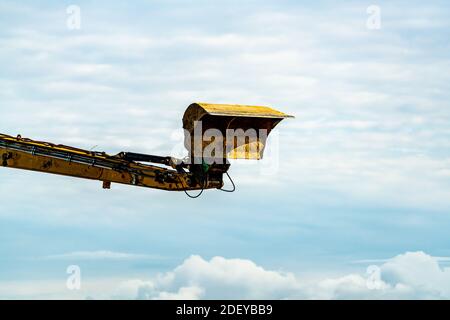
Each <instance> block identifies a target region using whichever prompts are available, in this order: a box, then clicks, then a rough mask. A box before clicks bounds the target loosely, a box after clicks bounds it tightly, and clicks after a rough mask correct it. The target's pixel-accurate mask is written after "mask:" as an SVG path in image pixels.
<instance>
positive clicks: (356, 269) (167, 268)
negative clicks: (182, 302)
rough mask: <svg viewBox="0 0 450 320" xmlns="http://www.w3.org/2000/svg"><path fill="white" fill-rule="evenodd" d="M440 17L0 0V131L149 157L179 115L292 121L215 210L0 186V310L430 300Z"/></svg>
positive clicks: (387, 10)
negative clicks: (64, 302) (119, 302)
mask: <svg viewBox="0 0 450 320" xmlns="http://www.w3.org/2000/svg"><path fill="white" fill-rule="evenodd" d="M74 9H75V11H74ZM374 10H375V11H374ZM77 12H79V16H78V15H77ZM74 14H75V16H74ZM449 15H450V5H449V3H448V2H446V1H433V2H423V1H396V2H392V1H376V2H373V1H346V2H345V3H336V2H335V1H316V2H314V3H308V2H303V1H288V0H281V1H233V0H232V1H203V0H197V1H181V0H180V1H175V0H164V1H162V0H159V1H158V0H155V1H134V2H133V3H132V4H131V3H130V4H128V3H124V2H119V1H95V2H93V1H74V2H68V1H21V2H20V3H17V2H16V1H5V0H0V111H1V117H0V132H1V133H4V134H9V135H13V136H14V135H16V134H19V133H20V134H21V135H22V136H23V137H29V138H33V139H36V140H44V141H51V142H54V143H63V144H69V145H73V146H76V147H80V148H85V149H88V150H99V151H106V152H107V153H109V154H116V153H118V152H120V151H132V152H140V153H150V154H157V155H163V156H165V155H182V154H183V147H182V129H181V127H182V121H181V118H182V115H183V112H184V110H185V108H186V107H187V106H188V105H189V104H191V103H192V102H196V101H204V102H211V103H235V104H248V105H267V106H272V107H274V108H276V109H278V110H280V111H283V112H285V113H288V114H292V115H294V116H295V119H287V120H284V121H283V122H282V123H281V124H280V125H279V126H278V127H277V128H276V130H275V131H274V132H273V133H272V134H271V137H270V138H269V141H268V143H269V145H268V149H267V150H266V157H265V159H263V160H261V161H259V162H255V161H233V163H232V166H231V170H230V174H231V176H232V178H233V180H234V181H235V183H236V184H237V191H236V192H235V193H231V194H229V193H224V192H220V191H215V190H209V191H207V192H205V193H204V194H203V195H202V197H200V198H199V199H195V200H193V199H190V198H188V197H186V195H185V194H184V193H173V192H166V191H160V190H152V189H142V188H134V187H131V186H120V185H114V184H113V185H112V189H111V190H103V189H102V188H101V183H100V182H95V181H84V180H80V179H72V178H67V177H60V176H53V175H43V174H39V173H33V172H26V171H19V170H13V169H7V168H0V203H1V206H0V298H3V299H18V298H30V299H60V298H64V299H88V298H89V299H91V298H92V299H161V298H162V299H164V298H166V299H167V298H168V299H177V298H189V299H202V298H237V299H239V298H243V299H246V298H256V299H259V298H268V299H270V298H274V299H290V298H292V299H296V298H302V299H314V298H319V299H350V298H377V299H392V298H417V299H429V298H432V299H434V298H444V299H449V298H450V291H449V289H448V288H450V258H449V257H450V247H449V245H450V236H449V234H448V230H449V228H450V210H449V209H450V203H449V199H450V105H449V102H448V101H450V99H449V98H450V90H449V89H450V72H449V71H450V54H449V52H450V48H449V46H450V42H449V37H450V20H449ZM74 17H79V18H80V19H79V20H77V19H75V20H74ZM74 22H75V24H74ZM76 22H79V24H77V23H76ZM69 266H78V267H79V270H80V274H81V282H80V283H81V287H80V288H79V289H78V288H76V289H73V288H72V289H70V288H69V287H70V286H67V280H68V278H69V277H70V274H68V273H67V268H68V267H69Z"/></svg>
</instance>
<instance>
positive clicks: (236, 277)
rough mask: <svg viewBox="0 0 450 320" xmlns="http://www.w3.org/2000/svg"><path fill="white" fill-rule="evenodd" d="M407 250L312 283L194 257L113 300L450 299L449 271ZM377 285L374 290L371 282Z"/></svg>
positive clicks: (244, 263) (126, 286) (130, 284)
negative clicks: (374, 266) (366, 268)
mask: <svg viewBox="0 0 450 320" xmlns="http://www.w3.org/2000/svg"><path fill="white" fill-rule="evenodd" d="M439 259H444V260H445V259H446V258H443V257H440V258H435V257H432V256H430V255H427V254H426V253H424V252H420V251H419V252H407V253H404V254H401V255H398V256H396V257H394V258H392V259H388V260H386V262H384V263H383V264H381V265H380V266H379V267H378V270H379V277H378V278H377V277H375V278H371V277H370V275H368V274H366V273H360V274H356V273H355V274H348V275H344V276H342V277H337V278H322V279H319V280H311V279H307V278H302V277H299V276H295V275H294V274H293V273H285V272H279V271H270V270H265V269H264V268H262V267H260V266H258V265H256V264H255V263H253V262H252V261H250V260H242V259H226V258H223V257H214V258H212V259H211V260H209V261H207V260H204V259H203V258H202V257H200V256H195V255H194V256H191V257H189V258H188V259H186V260H185V261H184V262H183V263H182V264H181V265H180V266H178V267H176V268H175V269H174V270H173V271H170V272H167V273H164V274H160V275H158V276H156V277H154V278H153V279H151V280H149V281H141V280H132V281H127V282H124V283H123V284H122V285H121V286H120V288H119V289H118V290H117V294H116V296H115V297H119V298H138V299H296V298H298V299H402V298H403V299H439V298H447V299H448V298H450V268H441V267H440V266H439V263H438V260H439ZM374 282H375V283H376V286H373V285H371V284H373V283H374Z"/></svg>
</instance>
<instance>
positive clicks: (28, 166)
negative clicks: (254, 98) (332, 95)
mask: <svg viewBox="0 0 450 320" xmlns="http://www.w3.org/2000/svg"><path fill="white" fill-rule="evenodd" d="M287 117H290V116H288V115H286V114H284V113H281V112H279V111H276V110H273V109H271V108H268V107H256V106H239V105H218V104H205V103H194V104H192V105H190V106H189V107H188V109H187V110H186V112H185V115H184V117H183V127H184V129H185V135H186V139H185V145H186V147H187V148H188V150H189V151H190V153H189V157H188V158H187V159H183V160H180V159H175V158H172V157H160V156H153V155H146V154H139V153H131V152H121V153H119V154H118V155H112V156H111V155H108V154H106V153H104V152H95V151H87V150H82V149H78V148H74V147H69V146H65V145H56V144H53V143H49V142H41V141H34V140H30V139H25V138H22V137H21V136H17V137H11V136H8V135H4V134H0V165H1V166H3V167H7V168H17V169H24V170H32V171H39V172H44V173H53V174H59V175H65V176H71V177H78V178H83V179H92V180H99V181H102V182H103V187H104V188H106V189H109V188H110V185H111V183H121V184H128V185H134V186H140V187H148V188H156V189H163V190H171V191H188V190H204V189H221V188H222V187H223V184H224V183H223V175H224V174H228V173H227V171H228V169H229V166H230V165H229V163H228V161H227V160H226V159H227V158H247V159H260V158H262V153H263V150H264V145H265V142H266V140H265V139H266V138H267V134H268V133H269V132H270V130H272V129H273V128H274V127H275V126H276V125H277V124H278V123H279V122H280V121H281V120H282V119H284V118H287ZM198 126H201V129H200V131H199V132H200V135H201V136H202V137H201V139H200V141H199V142H196V138H198V137H196V136H195V134H193V133H194V132H195V131H196V130H197V129H199V127H198ZM212 128H214V129H216V130H217V131H216V132H222V133H223V134H224V138H223V140H221V141H220V145H219V144H217V146H226V147H229V146H230V141H227V138H226V135H225V131H226V130H227V129H228V130H229V129H243V130H242V131H243V132H244V133H245V132H247V131H248V130H249V129H255V130H258V131H260V130H261V129H263V130H266V131H268V132H267V133H266V135H265V136H264V137H263V136H262V135H259V133H258V134H257V136H256V140H255V141H249V140H248V139H246V138H248V137H243V138H244V139H243V140H242V139H240V141H241V143H240V144H233V143H231V147H229V148H228V149H227V150H228V151H224V153H218V152H216V153H215V154H214V155H213V158H214V160H213V161H211V157H207V156H205V154H204V151H205V148H207V147H208V145H210V144H211V141H210V142H209V144H208V143H205V141H204V140H203V135H204V134H205V133H206V131H207V129H212ZM235 138H236V139H235ZM238 138H240V137H234V138H233V139H232V140H233V141H232V142H235V140H236V141H237V140H238ZM242 141H243V142H242ZM215 142H216V143H217V141H215ZM252 144H253V145H256V146H257V148H256V149H254V150H256V151H252V150H253V149H252V148H250V147H249V146H250V145H252ZM196 146H199V147H200V152H199V153H195V151H194V150H195V149H196ZM194 159H195V161H194ZM207 160H209V161H207ZM220 160H223V161H220ZM148 163H152V165H150V164H148Z"/></svg>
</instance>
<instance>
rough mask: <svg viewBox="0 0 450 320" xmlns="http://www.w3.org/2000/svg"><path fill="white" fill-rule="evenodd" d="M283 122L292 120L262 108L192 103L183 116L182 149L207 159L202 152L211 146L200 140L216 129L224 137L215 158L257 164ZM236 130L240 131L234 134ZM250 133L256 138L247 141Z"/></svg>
mask: <svg viewBox="0 0 450 320" xmlns="http://www.w3.org/2000/svg"><path fill="white" fill-rule="evenodd" d="M285 118H293V116H291V115H288V114H285V113H283V112H281V111H278V110H275V109H272V108H270V107H264V106H247V105H236V104H211V103H193V104H191V105H190V106H189V107H188V108H187V110H186V112H185V113H184V116H183V128H184V129H185V130H186V131H185V147H186V149H188V150H189V151H190V156H191V158H196V159H198V158H208V155H205V154H203V151H204V150H208V149H211V142H210V141H209V139H203V138H204V135H205V132H207V131H208V130H209V129H215V130H218V131H220V132H221V133H222V137H223V141H222V142H223V144H222V146H221V151H219V152H218V154H216V155H215V157H217V158H225V159H226V158H228V159H249V160H250V159H252V160H260V159H262V158H263V154H264V149H265V145H266V140H267V137H268V135H269V134H270V132H271V131H272V130H273V129H274V128H275V126H277V125H278V123H280V121H282V120H283V119H285ZM200 128H201V129H200ZM229 130H235V132H236V137H232V138H230V137H229V136H228V135H227V132H228V131H229ZM236 130H241V131H240V133H237V132H238V131H236ZM249 130H250V131H249ZM251 130H254V131H256V137H255V138H254V139H252V140H249V136H248V135H249V133H251ZM263 131H264V132H263ZM199 132H200V133H201V135H202V136H201V137H199V136H198V133H199ZM217 149H218V148H217ZM199 153H201V154H199Z"/></svg>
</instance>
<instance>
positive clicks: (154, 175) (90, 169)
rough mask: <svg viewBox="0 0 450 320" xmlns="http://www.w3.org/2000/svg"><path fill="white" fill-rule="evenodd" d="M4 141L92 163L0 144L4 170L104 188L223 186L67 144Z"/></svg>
mask: <svg viewBox="0 0 450 320" xmlns="http://www.w3.org/2000/svg"><path fill="white" fill-rule="evenodd" d="M1 142H6V143H8V142H9V143H14V144H18V145H20V146H25V147H27V146H28V147H31V148H32V147H39V148H44V149H45V150H48V151H52V152H55V151H61V152H65V153H67V154H69V155H72V156H75V155H79V156H84V157H86V158H89V159H91V160H92V165H89V164H84V163H77V162H74V161H70V159H57V158H54V157H50V156H43V155H38V154H33V153H30V152H24V151H19V150H15V149H12V148H8V147H4V146H3V147H2V146H1V145H0V166H3V167H8V168H16V169H24V170H31V171H38V172H44V173H53V174H59V175H65V176H71V177H77V178H83V179H92V180H99V181H102V182H104V187H108V186H109V184H110V183H111V182H113V183H120V184H128V185H134V186H140V187H148V188H156V189H163V190H172V191H182V190H200V189H208V188H220V187H222V184H221V183H219V182H217V181H216V182H214V181H210V182H209V183H208V184H206V185H200V184H199V183H196V182H195V180H194V179H192V174H190V173H179V172H177V171H175V170H171V169H166V168H162V167H158V166H151V165H145V164H141V163H136V162H129V161H124V160H122V159H120V158H118V157H116V156H109V155H107V154H105V153H100V154H99V153H96V152H91V151H87V150H82V149H77V148H73V147H68V146H64V145H55V144H52V143H48V142H41V141H34V140H30V139H22V138H14V137H11V136H7V135H2V134H0V143H1ZM95 161H98V162H100V161H104V162H107V163H109V164H111V165H112V166H114V167H116V169H110V168H105V167H99V166H96V165H95Z"/></svg>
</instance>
